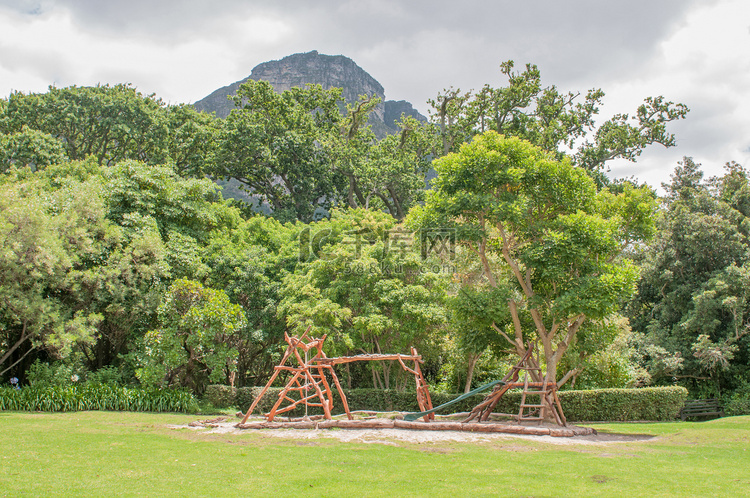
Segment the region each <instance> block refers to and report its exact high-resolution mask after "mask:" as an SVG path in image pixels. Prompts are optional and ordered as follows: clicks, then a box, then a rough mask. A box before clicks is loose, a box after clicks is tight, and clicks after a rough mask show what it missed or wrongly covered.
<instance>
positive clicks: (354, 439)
mask: <svg viewBox="0 0 750 498" xmlns="http://www.w3.org/2000/svg"><path fill="white" fill-rule="evenodd" d="M236 423H237V421H236V420H231V419H230V420H227V421H223V422H215V423H211V424H210V427H204V426H197V427H191V426H189V425H180V426H169V427H170V428H173V429H192V430H196V431H200V432H201V433H203V434H258V435H262V436H265V437H274V438H280V439H298V440H312V439H322V438H333V439H338V440H339V441H341V442H344V443H376V444H391V445H393V444H397V443H398V442H405V443H414V444H424V443H436V442H461V443H481V442H492V441H500V440H510V439H526V440H529V441H538V442H543V443H549V444H556V445H609V444H617V443H626V442H634V441H647V440H652V439H654V437H653V436H647V435H639V434H602V433H599V434H595V435H589V436H574V437H552V436H530V435H523V434H507V433H481V434H478V433H468V432H461V431H428V430H408V429H237V428H236V427H234V425H235V424H236Z"/></svg>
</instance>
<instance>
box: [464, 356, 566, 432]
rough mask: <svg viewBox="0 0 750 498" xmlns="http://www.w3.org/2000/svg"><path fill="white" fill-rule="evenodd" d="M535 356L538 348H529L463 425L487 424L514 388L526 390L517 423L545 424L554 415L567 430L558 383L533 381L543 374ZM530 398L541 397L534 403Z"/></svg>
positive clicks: (556, 420) (472, 411)
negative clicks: (531, 378)
mask: <svg viewBox="0 0 750 498" xmlns="http://www.w3.org/2000/svg"><path fill="white" fill-rule="evenodd" d="M533 353H534V345H533V344H529V347H528V349H527V350H526V354H524V356H523V357H522V358H521V361H519V362H518V363H517V364H516V365H515V366H514V367H513V368H511V369H510V371H509V372H508V373H507V374H506V375H505V377H503V379H502V380H501V383H500V384H498V385H497V386H495V388H494V389H493V390H492V392H490V394H488V395H487V396H486V397H485V398H484V400H483V401H482V402H481V403H479V404H478V405H477V406H475V407H474V409H472V410H471V412H470V413H469V416H468V417H467V418H466V419H464V420H463V422H464V423H466V422H471V421H472V420H474V421H477V422H485V421H487V419H488V418H489V416H490V414H491V413H492V411H493V409H494V408H495V406H496V405H497V404H498V402H499V401H500V398H502V397H503V395H504V394H505V393H506V392H508V391H509V390H510V389H513V388H522V389H523V392H522V394H521V404H520V410H519V411H518V414H517V415H513V417H514V418H515V419H516V421H517V422H519V423H521V422H523V421H538V422H542V421H544V420H545V419H546V417H547V413H550V414H551V415H552V418H553V419H554V420H555V422H557V424H558V425H562V426H567V425H568V423H567V420H565V414H564V413H563V409H562V405H561V404H560V399H559V398H558V397H557V383H555V382H545V381H542V382H535V381H530V380H529V378H530V377H531V375H532V374H531V373H532V372H533V375H535V376H536V377H541V372H542V369H541V368H540V367H539V364H538V363H537V361H536V360H534V356H533ZM521 372H523V381H521V380H520V378H519V377H520V374H521ZM530 396H531V397H533V396H538V397H539V402H538V403H530V402H529V399H528V398H529V397H530Z"/></svg>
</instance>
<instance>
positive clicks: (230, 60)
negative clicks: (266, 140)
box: [0, 0, 750, 187]
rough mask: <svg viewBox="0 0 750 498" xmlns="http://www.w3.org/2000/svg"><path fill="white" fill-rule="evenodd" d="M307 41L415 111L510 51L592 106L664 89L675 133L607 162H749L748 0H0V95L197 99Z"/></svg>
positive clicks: (488, 74)
mask: <svg viewBox="0 0 750 498" xmlns="http://www.w3.org/2000/svg"><path fill="white" fill-rule="evenodd" d="M310 50H318V51H319V52H320V53H323V54H330V55H337V54H342V55H346V56H348V57H350V58H352V59H353V60H354V61H355V62H356V63H357V64H358V65H359V66H361V67H362V68H363V69H365V70H366V71H367V72H368V73H370V74H371V75H372V76H373V77H374V78H375V79H377V80H378V81H379V82H380V83H381V84H382V85H383V87H384V88H385V91H386V97H387V98H388V99H393V100H408V101H410V102H412V103H413V104H414V106H415V107H416V108H417V109H419V110H420V111H421V112H422V113H423V114H427V105H426V101H427V99H429V98H434V97H435V96H436V95H437V94H438V92H439V91H440V90H442V89H443V88H447V87H449V86H453V87H459V88H461V89H465V90H468V89H472V88H475V89H476V88H480V87H481V86H482V85H483V84H485V83H490V84H491V85H493V86H501V85H502V84H503V83H504V80H503V79H502V74H501V73H500V71H499V68H498V66H499V64H500V62H502V61H505V60H509V59H512V60H514V61H516V64H517V66H521V67H522V66H523V64H525V63H526V62H531V63H534V64H536V65H537V66H538V67H539V69H540V70H541V73H542V79H543V83H544V84H545V85H556V86H557V87H558V88H560V89H561V90H565V91H568V90H573V91H579V90H580V91H585V90H588V89H590V88H601V89H603V90H604V91H605V93H606V97H605V100H604V107H603V108H602V110H601V117H602V119H604V118H606V117H609V116H610V115H612V114H614V113H618V112H620V113H632V112H634V110H635V109H636V108H637V106H638V105H639V104H640V103H641V102H642V100H643V98H644V97H646V96H651V95H653V96H656V95H663V96H664V97H665V98H667V99H668V100H671V101H675V102H682V103H684V104H686V105H687V106H688V107H689V108H690V109H691V112H690V113H689V114H688V118H687V119H686V120H684V121H681V122H680V123H677V124H674V125H673V126H672V128H671V130H672V131H673V132H674V133H675V134H676V135H677V140H678V146H677V147H675V148H672V149H668V150H666V149H663V148H662V147H661V146H653V147H652V148H650V149H647V150H646V152H644V154H643V155H642V156H641V158H640V159H639V161H638V163H636V164H633V163H629V162H622V163H615V164H612V165H611V167H612V171H611V175H612V176H636V177H637V178H639V179H641V180H643V181H646V182H648V183H649V184H651V185H653V186H655V187H658V186H659V185H660V183H661V182H665V181H668V180H669V175H670V173H671V172H672V170H673V169H674V166H675V165H676V163H677V161H679V160H680V159H681V158H682V157H683V156H692V157H693V158H694V159H695V160H696V161H697V162H700V163H702V164H703V166H704V170H705V171H706V172H707V174H709V175H710V174H720V173H721V172H722V167H723V164H724V163H725V162H727V161H731V160H734V161H737V162H740V163H742V164H744V165H746V166H748V167H750V99H749V98H748V97H749V96H748V91H749V90H750V2H747V0H701V1H698V0H628V1H623V0H616V1H615V0H569V1H564V2H563V1H560V0H528V1H524V2H519V1H506V0H501V1H487V0H464V1H463V2H462V3H461V7H460V8H459V7H458V3H457V2H455V1H446V0H409V1H406V0H402V1H400V2H397V1H394V0H356V1H355V0H341V1H335V0H317V1H315V2H310V1H308V0H291V1H272V0H266V1H263V0H246V1H242V0H211V1H202V0H129V1H127V2H126V1H111V0H110V1H108V0H0V97H6V96H7V95H8V94H9V93H10V92H11V91H22V92H40V91H45V90H46V88H47V87H48V86H49V85H56V86H60V87H62V86H68V85H93V84H96V83H121V82H128V83H132V84H133V85H135V86H137V87H138V89H139V90H141V91H142V92H144V93H156V94H157V95H158V96H159V97H161V98H162V99H164V100H165V101H168V102H172V103H178V102H195V101H196V100H199V99H201V98H203V97H205V96H206V95H208V94H209V93H211V92H212V91H213V90H215V89H217V88H219V87H221V86H224V85H227V84H229V83H232V82H234V81H237V80H240V79H242V78H245V77H246V76H248V75H249V74H250V72H251V70H252V68H253V67H254V66H256V65H257V64H259V63H261V62H265V61H268V60H274V59H280V58H282V57H284V56H286V55H290V54H293V53H298V52H308V51H310Z"/></svg>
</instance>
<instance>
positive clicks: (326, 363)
mask: <svg viewBox="0 0 750 498" xmlns="http://www.w3.org/2000/svg"><path fill="white" fill-rule="evenodd" d="M309 330H310V329H309V328H308V330H306V331H305V333H304V334H302V336H300V337H297V336H291V337H290V336H289V335H287V334H284V339H285V340H286V342H287V344H288V346H287V348H286V351H285V352H284V356H283V357H282V358H281V361H280V362H279V364H278V365H276V367H274V372H273V375H272V376H271V379H270V380H269V381H268V383H266V385H265V387H264V388H263V390H262V391H261V392H260V393H259V394H258V396H257V397H256V398H255V400H254V401H253V404H252V405H251V406H250V408H249V409H248V410H247V413H246V414H245V416H244V418H243V419H242V422H241V424H245V423H247V419H248V418H249V417H250V414H251V413H253V410H254V409H255V407H256V406H257V405H258V403H259V402H260V400H261V399H262V398H263V396H264V395H265V394H266V391H268V388H269V387H271V385H272V384H273V382H274V381H275V380H276V377H278V376H279V374H280V373H281V372H289V373H290V374H292V376H291V378H290V379H289V380H288V381H287V383H286V385H285V386H284V388H283V389H282V390H281V393H279V399H278V400H277V401H276V403H275V404H274V405H273V408H271V411H270V412H269V413H268V414H267V415H266V420H267V421H268V422H273V419H274V418H275V417H276V415H280V414H282V413H286V412H288V411H292V410H294V409H295V408H297V406H299V405H304V406H317V407H322V408H323V413H324V415H325V418H326V420H331V419H332V418H333V417H332V415H331V408H332V407H333V391H332V390H331V383H330V382H329V381H328V379H327V377H326V376H327V375H328V376H330V378H331V380H332V381H333V385H334V386H335V388H336V390H337V391H338V395H339V397H340V398H341V403H342V404H343V405H344V411H345V412H346V415H347V418H348V419H349V420H352V419H353V417H352V414H351V411H349V404H348V403H347V401H346V395H344V391H343V390H342V389H341V383H340V382H339V379H338V377H337V376H336V372H335V370H334V369H333V367H334V365H342V364H345V363H353V362H356V361H394V360H395V361H398V362H399V363H400V364H401V367H402V368H403V369H404V370H405V371H407V372H409V373H411V374H413V375H414V380H415V383H416V388H417V404H418V405H419V409H420V410H421V411H422V412H429V413H426V414H425V415H424V421H425V422H429V421H430V420H434V418H435V415H434V413H433V412H432V411H431V410H432V409H433V408H432V400H431V399H430V390H429V388H428V386H427V383H426V382H425V381H424V377H423V376H422V370H421V368H420V366H419V365H420V363H422V357H421V356H419V355H418V354H417V350H416V349H414V348H411V354H410V355H402V354H364V355H357V356H340V357H337V358H328V357H327V356H326V354H325V353H324V352H323V343H324V342H325V340H326V337H327V336H325V335H324V336H323V337H321V338H314V337H310V336H308V332H309ZM311 354H312V356H310V355H311ZM290 358H293V359H295V360H296V361H297V364H296V365H287V364H286V362H287V360H289V359H290ZM404 362H413V364H414V366H413V367H409V366H407V364H406V363H404ZM295 393H296V395H297V398H296V399H295V398H293V397H292V396H293V395H294V394H295ZM285 402H286V403H287V404H286V405H284V403H285Z"/></svg>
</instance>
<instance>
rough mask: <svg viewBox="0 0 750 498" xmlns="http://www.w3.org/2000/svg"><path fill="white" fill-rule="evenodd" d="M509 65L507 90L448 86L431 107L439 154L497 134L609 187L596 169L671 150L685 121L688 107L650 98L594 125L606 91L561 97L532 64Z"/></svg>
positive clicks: (505, 69)
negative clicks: (670, 127) (672, 129)
mask: <svg viewBox="0 0 750 498" xmlns="http://www.w3.org/2000/svg"><path fill="white" fill-rule="evenodd" d="M513 67H514V63H513V61H507V62H504V63H502V64H501V65H500V69H501V71H502V74H503V75H505V77H506V78H507V79H508V83H507V85H505V86H501V87H498V88H494V87H492V86H490V85H485V86H484V87H483V88H482V89H481V90H479V91H477V92H473V91H469V92H461V90H460V89H455V88H450V89H448V90H444V91H443V92H442V93H440V94H439V95H438V96H437V98H436V99H434V100H430V101H429V103H430V105H431V106H432V108H433V111H432V118H433V121H434V122H435V123H436V124H437V125H438V126H439V127H440V136H441V138H442V144H443V151H442V152H443V154H448V153H449V152H456V151H458V149H459V147H460V146H461V144H463V143H465V142H468V141H469V140H471V138H472V137H473V136H474V135H475V134H477V133H483V132H485V131H487V130H494V131H496V132H497V133H500V134H503V135H506V136H517V137H520V138H523V139H525V140H528V141H530V142H531V143H533V144H534V145H537V146H539V147H541V148H542V149H544V150H547V151H550V152H554V153H557V154H558V157H559V156H560V155H561V154H562V153H563V152H564V151H567V153H568V155H570V156H571V158H572V160H573V162H574V163H575V164H576V165H579V166H581V167H583V168H585V169H587V170H588V171H589V172H591V173H592V174H594V175H595V176H597V177H598V178H599V179H600V180H603V181H605V182H606V179H605V178H604V177H603V176H601V170H602V169H603V168H604V165H605V163H606V162H607V161H609V160H612V159H617V158H624V159H627V160H631V161H633V160H635V158H636V157H638V156H639V155H640V154H641V152H642V151H643V150H644V149H645V148H646V147H647V146H649V145H651V144H661V145H663V146H665V147H671V146H674V145H675V137H674V135H672V134H670V133H668V132H667V129H666V125H667V123H668V122H670V121H674V120H677V119H681V118H684V117H685V115H686V114H687V112H688V108H687V107H686V106H685V105H683V104H679V103H678V104H675V103H673V102H669V101H666V100H665V99H664V98H663V97H649V98H646V99H645V101H644V103H643V104H642V105H641V106H639V107H638V109H637V110H636V112H635V114H634V115H632V116H631V115H629V114H616V115H614V116H613V117H612V118H610V119H608V120H606V121H604V122H603V123H602V124H600V125H597V124H596V122H595V119H594V118H595V117H596V115H597V114H598V113H599V107H600V106H601V104H602V99H603V97H604V92H603V91H602V90H601V89H592V90H589V91H588V92H585V95H582V93H581V92H561V91H560V90H559V89H558V88H557V87H556V86H554V85H552V86H546V87H545V86H543V85H542V80H541V73H540V71H539V69H538V68H537V66H535V65H532V64H527V65H526V68H525V69H524V70H523V71H514V70H513Z"/></svg>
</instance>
